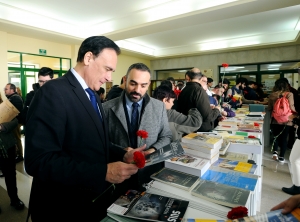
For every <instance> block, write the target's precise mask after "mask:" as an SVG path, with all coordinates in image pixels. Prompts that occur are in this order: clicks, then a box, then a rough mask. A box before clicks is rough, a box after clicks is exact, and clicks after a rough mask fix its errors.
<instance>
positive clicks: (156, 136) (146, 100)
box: [103, 63, 172, 194]
mask: <svg viewBox="0 0 300 222" xmlns="http://www.w3.org/2000/svg"><path fill="white" fill-rule="evenodd" d="M150 78H151V75H150V70H149V68H148V67H147V66H146V65H145V64H143V63H135V64H133V65H131V66H130V67H129V69H128V71H127V74H126V78H125V90H124V91H123V92H122V94H121V96H120V97H118V98H115V99H112V100H109V101H107V102H105V103H103V108H104V112H105V114H106V117H107V120H108V123H109V138H110V141H111V142H112V143H114V144H116V145H119V146H120V147H124V146H126V147H129V146H130V147H132V148H136V147H139V146H140V145H141V144H146V146H147V148H146V149H148V150H149V151H152V152H154V151H155V150H158V149H160V148H162V147H164V146H166V145H168V144H170V143H171V139H172V133H171V131H170V128H169V123H168V117H167V113H166V108H165V105H164V103H163V102H161V101H159V100H156V99H153V98H150V96H149V95H148V94H147V90H148V88H149V85H150ZM136 109H137V111H138V112H137V116H136V111H135V110H136ZM135 119H137V121H136V123H135V121H134V120H135ZM138 130H145V131H147V132H148V138H146V139H143V140H141V138H138V137H137V135H136V132H137V131H138ZM162 167H163V164H161V163H159V164H156V165H151V166H148V167H144V168H143V169H139V171H138V173H137V174H136V175H135V177H131V179H130V180H128V181H126V182H125V183H122V184H120V186H116V187H117V188H116V191H119V193H120V194H122V192H123V193H124V192H125V191H126V190H127V189H128V188H130V189H139V190H141V189H143V188H142V185H143V184H144V183H147V182H149V181H150V180H151V179H150V175H151V174H153V173H155V172H157V171H158V170H159V169H160V168H162ZM120 190H121V191H120ZM116 193H118V192H116Z"/></svg>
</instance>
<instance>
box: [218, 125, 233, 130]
mask: <svg viewBox="0 0 300 222" xmlns="http://www.w3.org/2000/svg"><path fill="white" fill-rule="evenodd" d="M214 130H217V131H224V130H225V131H228V130H229V131H236V130H238V126H226V125H224V126H216V127H215V128H214Z"/></svg>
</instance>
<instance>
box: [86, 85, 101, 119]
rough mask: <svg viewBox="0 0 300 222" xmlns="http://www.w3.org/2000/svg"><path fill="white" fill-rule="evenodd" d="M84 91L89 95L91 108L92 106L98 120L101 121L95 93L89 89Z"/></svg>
mask: <svg viewBox="0 0 300 222" xmlns="http://www.w3.org/2000/svg"><path fill="white" fill-rule="evenodd" d="M85 91H87V93H88V94H89V95H90V100H91V103H92V106H93V108H94V110H95V111H96V113H97V115H98V116H99V118H100V120H101V121H102V117H101V114H100V112H99V109H98V105H97V100H96V96H95V92H94V91H93V90H91V89H90V88H86V89H85Z"/></svg>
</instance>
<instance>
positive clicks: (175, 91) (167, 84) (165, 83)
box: [160, 80, 181, 110]
mask: <svg viewBox="0 0 300 222" xmlns="http://www.w3.org/2000/svg"><path fill="white" fill-rule="evenodd" d="M160 86H167V87H169V88H170V89H172V90H173V92H174V93H175V94H176V99H175V100H174V105H173V106H172V109H175V110H176V109H177V103H178V96H179V94H180V92H181V90H180V92H179V91H178V90H176V88H175V87H174V85H173V84H172V81H170V80H163V81H161V83H160Z"/></svg>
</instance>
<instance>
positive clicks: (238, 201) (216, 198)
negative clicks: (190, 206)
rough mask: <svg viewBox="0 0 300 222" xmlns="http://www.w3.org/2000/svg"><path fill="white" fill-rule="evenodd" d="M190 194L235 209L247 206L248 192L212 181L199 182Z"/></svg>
mask: <svg viewBox="0 0 300 222" xmlns="http://www.w3.org/2000/svg"><path fill="white" fill-rule="evenodd" d="M191 194H192V195H194V196H197V197H199V198H202V199H205V200H208V201H211V202H213V203H217V204H220V205H223V206H227V207H237V206H245V205H246V204H247V201H248V198H249V195H250V191H249V190H245V189H240V188H236V187H232V186H227V185H224V184H220V183H216V182H213V181H206V180H200V183H199V184H198V185H197V186H196V187H195V188H194V189H193V190H192V191H191Z"/></svg>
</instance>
